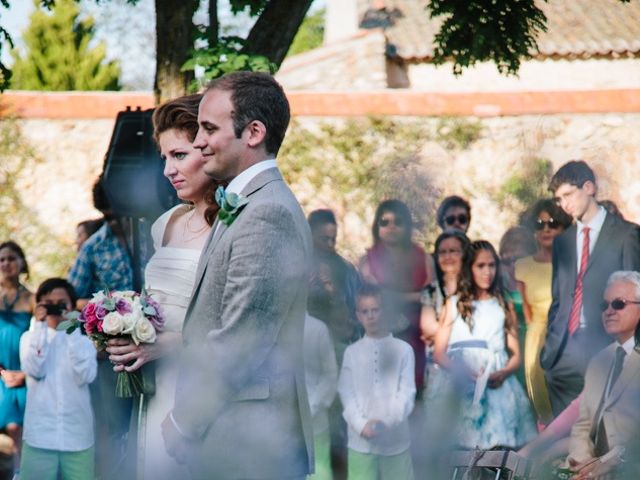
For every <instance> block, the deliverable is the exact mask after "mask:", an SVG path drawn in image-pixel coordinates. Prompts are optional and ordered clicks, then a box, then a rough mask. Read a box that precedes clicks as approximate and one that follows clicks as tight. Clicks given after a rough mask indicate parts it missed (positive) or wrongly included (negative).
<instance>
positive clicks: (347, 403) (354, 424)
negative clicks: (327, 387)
mask: <svg viewBox="0 0 640 480" xmlns="http://www.w3.org/2000/svg"><path fill="white" fill-rule="evenodd" d="M351 354H352V351H351V348H347V350H346V351H345V352H344V359H343V361H342V370H341V371H340V378H339V380H338V393H339V394H340V400H341V401H342V406H343V408H344V411H343V412H342V416H343V417H344V419H345V421H346V422H347V423H348V424H349V425H350V426H351V428H353V430H355V431H356V432H358V433H360V432H362V430H363V429H364V426H365V425H366V424H367V421H368V419H367V418H366V417H365V414H364V412H363V411H362V409H361V407H360V406H359V405H358V400H357V396H356V386H355V382H354V375H357V372H354V369H353V365H352V359H351V357H352V355H351Z"/></svg>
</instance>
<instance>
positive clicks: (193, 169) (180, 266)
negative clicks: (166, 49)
mask: <svg viewBox="0 0 640 480" xmlns="http://www.w3.org/2000/svg"><path fill="white" fill-rule="evenodd" d="M200 99H201V95H199V94H198V95H189V96H186V97H181V98H178V99H175V100H171V101H169V102H167V103H165V104H164V105H161V106H160V107H158V108H157V109H156V111H155V112H154V114H153V126H154V137H155V140H156V142H157V144H158V146H159V147H160V153H161V155H162V158H163V160H164V162H165V167H164V175H165V176H166V177H167V178H168V179H169V181H170V182H171V184H172V185H173V186H174V188H175V189H176V191H177V194H178V197H179V198H180V199H181V200H183V201H184V202H186V203H184V204H181V205H178V206H176V207H174V208H172V209H171V210H169V211H167V212H165V213H164V214H163V215H162V216H161V217H160V218H158V220H156V222H155V223H154V224H153V226H152V228H151V236H152V237H153V244H154V248H155V253H154V255H153V256H152V257H151V259H150V260H149V263H148V264H147V266H146V269H145V288H146V290H147V292H148V293H150V294H151V295H152V296H153V298H154V299H155V300H157V301H158V303H159V304H160V306H161V308H162V311H163V314H164V317H165V326H164V329H163V331H162V332H161V333H160V334H159V335H158V339H157V341H156V343H153V344H140V345H135V344H133V343H132V342H131V341H129V340H125V339H113V340H110V341H109V347H108V348H107V351H108V352H109V354H110V356H109V359H110V360H111V361H112V362H113V363H114V370H116V371H121V370H127V371H134V370H137V369H138V368H140V367H141V366H142V365H144V364H145V363H147V362H150V361H155V384H156V385H155V386H156V391H155V394H154V395H153V396H150V397H148V398H144V399H143V400H142V402H141V405H140V409H139V413H140V415H139V419H138V428H137V443H138V445H137V446H138V448H137V452H136V477H137V478H138V479H151V480H163V479H176V478H188V472H187V470H186V468H185V467H184V466H181V465H178V464H177V463H176V461H175V460H174V459H173V458H171V457H169V456H168V455H167V453H166V451H165V447H164V442H163V440H162V434H161V429H160V426H161V423H162V421H163V420H164V419H165V417H166V416H167V414H168V413H169V411H170V410H171V408H172V407H173V398H174V394H175V386H176V372H177V370H176V368H175V366H176V365H175V363H176V362H175V359H176V354H177V352H178V350H179V349H180V346H181V344H182V333H181V332H182V323H183V321H184V317H185V314H186V309H187V306H188V304H189V300H190V297H191V292H192V290H193V284H194V281H195V274H196V268H197V265H198V260H199V259H200V253H201V252H202V248H203V246H204V244H205V242H206V240H207V237H208V235H209V232H210V231H211V225H212V224H213V220H214V219H215V215H216V213H217V209H218V208H217V205H216V204H215V201H214V192H215V189H216V188H217V187H218V183H216V182H214V181H213V180H212V179H211V178H209V177H208V176H207V175H206V174H205V173H204V171H203V170H202V165H203V163H204V160H203V157H202V152H201V151H200V150H198V149H196V148H194V147H193V145H192V142H193V139H194V138H195V135H196V133H197V131H198V122H197V117H198V105H199V103H200Z"/></svg>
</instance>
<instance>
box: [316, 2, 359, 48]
mask: <svg viewBox="0 0 640 480" xmlns="http://www.w3.org/2000/svg"><path fill="white" fill-rule="evenodd" d="M357 32H358V0H327V13H326V15H325V24H324V43H325V45H328V44H330V43H334V42H336V41H338V40H344V39H346V38H350V37H353V36H354V35H355V34H356V33H357Z"/></svg>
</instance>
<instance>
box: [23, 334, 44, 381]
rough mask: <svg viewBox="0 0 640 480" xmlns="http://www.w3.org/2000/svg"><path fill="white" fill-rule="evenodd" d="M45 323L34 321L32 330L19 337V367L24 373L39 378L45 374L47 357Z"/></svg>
mask: <svg viewBox="0 0 640 480" xmlns="http://www.w3.org/2000/svg"><path fill="white" fill-rule="evenodd" d="M47 351H48V342H47V324H46V322H35V323H34V325H33V330H29V331H26V332H25V333H23V334H22V337H20V368H21V369H22V371H23V372H24V373H26V374H27V375H29V376H30V377H32V378H34V379H35V380H41V379H43V378H44V376H45V371H46V368H45V360H46V358H47Z"/></svg>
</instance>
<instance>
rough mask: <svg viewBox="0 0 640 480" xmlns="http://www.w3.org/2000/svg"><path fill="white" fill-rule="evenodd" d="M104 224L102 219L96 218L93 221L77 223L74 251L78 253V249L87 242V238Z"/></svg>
mask: <svg viewBox="0 0 640 480" xmlns="http://www.w3.org/2000/svg"><path fill="white" fill-rule="evenodd" d="M103 223H104V218H96V219H94V220H83V221H82V222H80V223H78V226H77V227H76V240H75V244H76V249H77V250H78V251H79V250H80V247H82V245H83V244H84V242H86V241H87V240H89V237H91V235H93V234H94V233H96V232H97V231H98V230H99V229H100V227H101V226H102V224H103Z"/></svg>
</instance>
